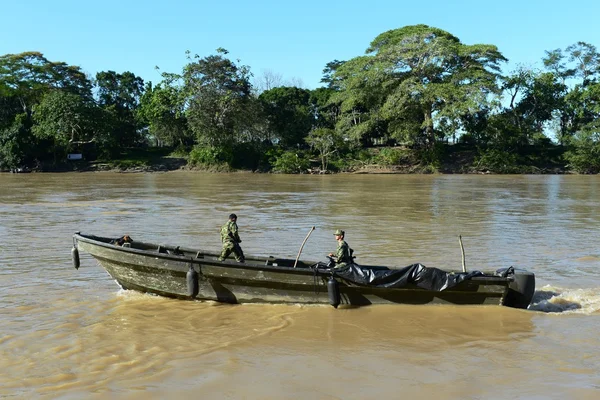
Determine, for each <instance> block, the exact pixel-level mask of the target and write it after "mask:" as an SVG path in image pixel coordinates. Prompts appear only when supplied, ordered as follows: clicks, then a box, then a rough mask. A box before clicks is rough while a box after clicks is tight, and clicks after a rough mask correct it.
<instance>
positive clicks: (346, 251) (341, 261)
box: [329, 229, 354, 268]
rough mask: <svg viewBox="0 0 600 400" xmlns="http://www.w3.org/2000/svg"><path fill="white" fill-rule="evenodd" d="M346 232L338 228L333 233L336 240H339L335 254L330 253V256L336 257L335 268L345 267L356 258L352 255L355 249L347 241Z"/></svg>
mask: <svg viewBox="0 0 600 400" xmlns="http://www.w3.org/2000/svg"><path fill="white" fill-rule="evenodd" d="M345 233H346V232H344V231H343V230H341V229H338V230H337V231H335V233H334V234H333V235H334V236H335V240H337V243H338V248H337V251H336V253H335V254H333V253H329V257H332V258H333V259H334V261H335V268H343V267H345V266H346V265H347V264H352V262H353V261H352V260H353V259H354V257H352V253H354V250H352V249H351V248H350V246H348V243H346V241H345V240H344V235H345Z"/></svg>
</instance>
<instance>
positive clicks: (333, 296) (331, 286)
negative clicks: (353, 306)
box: [327, 276, 340, 308]
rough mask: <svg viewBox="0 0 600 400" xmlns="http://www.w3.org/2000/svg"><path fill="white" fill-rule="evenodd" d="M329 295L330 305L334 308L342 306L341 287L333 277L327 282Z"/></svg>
mask: <svg viewBox="0 0 600 400" xmlns="http://www.w3.org/2000/svg"><path fill="white" fill-rule="evenodd" d="M327 294H328V295H329V304H331V305H332V306H333V307H334V308H338V306H339V305H340V287H339V283H338V281H337V280H336V279H335V278H334V277H333V276H332V277H330V278H329V280H328V281H327Z"/></svg>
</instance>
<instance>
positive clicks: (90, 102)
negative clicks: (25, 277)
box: [0, 25, 600, 173]
mask: <svg viewBox="0 0 600 400" xmlns="http://www.w3.org/2000/svg"><path fill="white" fill-rule="evenodd" d="M186 57H187V63H186V64H185V65H184V67H183V68H182V71H181V72H180V73H172V72H165V73H163V74H162V75H161V76H162V80H161V81H160V82H158V83H157V84H153V83H152V82H144V80H143V79H142V78H140V77H138V76H136V75H135V74H134V73H132V72H129V71H126V72H123V73H117V72H115V71H102V72H99V73H97V74H96V76H95V77H94V78H89V77H87V76H86V75H85V74H84V73H83V72H82V71H81V69H80V68H79V67H76V66H71V65H68V64H67V63H65V62H54V61H50V60H48V59H46V58H45V57H44V56H43V55H42V54H41V53H38V52H24V53H20V54H6V55H3V56H0V169H5V170H6V169H11V168H15V167H19V166H31V167H35V166H40V165H50V166H57V165H60V164H64V163H65V159H66V155H67V154H68V153H70V152H76V151H83V152H84V153H85V155H86V158H87V159H97V158H103V159H114V158H118V157H119V155H120V153H121V152H122V151H123V150H124V149H131V148H141V149H143V148H146V147H148V146H168V147H173V148H176V149H177V151H178V152H179V153H180V154H185V155H186V156H187V157H188V160H189V162H190V163H193V164H199V165H204V166H209V167H210V166H218V165H226V166H228V167H231V168H246V169H252V170H265V171H268V170H274V171H279V172H288V173H294V172H303V171H306V169H307V168H309V166H310V160H312V159H317V160H319V169H321V170H327V169H343V168H345V167H347V166H348V165H350V164H351V162H352V161H353V160H354V161H355V160H359V159H364V158H365V157H366V156H365V152H366V151H368V150H369V149H373V148H379V147H381V146H384V147H385V146H388V147H392V148H393V147H395V146H396V147H402V148H409V149H411V151H413V152H414V153H415V154H416V155H417V156H418V158H419V160H420V161H421V162H423V163H430V164H432V165H439V162H440V161H441V160H442V159H443V158H444V157H445V156H446V155H447V153H448V151H449V147H448V144H449V143H457V144H459V145H461V146H464V147H468V148H471V149H473V150H474V151H475V153H476V162H477V163H480V164H482V163H483V164H486V165H488V166H490V167H491V168H492V169H493V168H496V169H500V170H502V167H501V166H502V165H504V166H506V165H509V166H510V165H512V166H515V165H520V164H537V165H544V164H555V165H557V164H561V165H564V166H566V167H567V168H569V169H571V170H573V171H576V172H582V173H598V172H600V123H599V116H600V53H598V51H597V49H596V47H595V46H594V45H592V44H589V43H586V42H577V43H575V44H573V45H570V46H568V47H567V48H565V49H554V50H549V51H546V56H545V57H544V58H543V59H542V63H543V66H544V67H543V69H534V68H529V67H524V66H519V67H517V68H516V70H514V71H511V72H509V73H508V74H503V72H502V66H503V65H504V64H505V63H506V62H507V59H506V58H505V57H504V56H503V55H502V53H501V52H500V51H499V50H498V48H497V47H496V46H494V45H491V44H473V45H468V44H464V43H462V42H461V41H460V40H459V39H458V38H457V37H455V36H454V35H452V34H450V33H448V32H446V31H444V30H441V29H438V28H434V27H429V26H427V25H413V26H405V27H402V28H399V29H393V30H390V31H387V32H383V33H381V34H380V35H378V36H377V37H376V38H374V39H373V41H372V42H371V43H370V44H369V46H368V47H367V48H366V50H365V54H364V55H359V56H356V57H354V58H352V59H350V60H345V61H340V60H332V61H331V62H329V63H327V64H326V65H325V67H324V69H323V78H322V80H321V82H322V84H323V86H322V87H319V88H317V89H314V90H308V89H305V88H301V87H298V86H283V85H281V83H282V80H281V77H280V76H278V75H276V74H273V73H268V74H266V75H265V77H264V78H265V79H263V80H264V82H261V84H262V88H258V87H257V86H255V85H253V75H252V72H251V69H250V67H249V66H247V65H243V64H242V63H241V62H240V60H232V59H231V58H230V57H229V53H228V51H227V50H225V49H223V48H219V49H217V50H216V52H215V54H212V55H208V56H204V57H201V56H199V55H193V56H192V54H191V53H190V52H187V53H186ZM263 89H264V90H263ZM549 135H550V136H552V137H550V136H549ZM552 138H555V142H553V141H552ZM371 156H372V155H371ZM504 171H510V169H506V168H505V169H504Z"/></svg>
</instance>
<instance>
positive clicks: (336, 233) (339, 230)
mask: <svg viewBox="0 0 600 400" xmlns="http://www.w3.org/2000/svg"><path fill="white" fill-rule="evenodd" d="M345 233H346V232H344V231H343V230H341V229H338V230H337V231H335V232H334V233H333V234H334V236H337V235H340V236H344V234H345Z"/></svg>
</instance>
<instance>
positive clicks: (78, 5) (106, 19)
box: [0, 0, 600, 89]
mask: <svg viewBox="0 0 600 400" xmlns="http://www.w3.org/2000/svg"><path fill="white" fill-rule="evenodd" d="M599 15H600V1H598V0H578V1H561V2H558V1H553V0H546V1H542V0H520V1H517V0H504V1H498V2H490V1H481V0H480V1H475V0H467V1H447V0H446V1H442V0H430V1H428V2H416V1H412V2H405V1H401V0H390V1H388V0H372V1H364V0H363V1H355V0H345V1H339V0H330V1H327V0H321V1H315V0H302V1H295V2H294V1H282V0H279V1H272V0H268V1H261V0H254V1H250V0H246V1H241V0H230V1H216V0H212V1H205V0H197V1H188V0H171V1H168V2H167V1H159V0H157V1H141V0H120V1H116V0H103V1H96V2H94V1H85V0H83V1H82V0H77V1H75V0H29V1H12V0H0V21H1V22H0V55H3V54H7V53H20V52H24V51H39V52H41V53H43V54H44V55H45V56H46V58H48V59H49V60H51V61H64V62H66V63H68V64H70V65H78V66H80V67H81V68H82V69H83V71H85V72H87V73H90V74H92V75H95V74H96V72H99V71H106V70H113V71H116V72H119V73H121V72H125V71H131V72H133V73H134V74H136V75H138V76H140V77H142V78H143V79H144V80H146V81H148V80H151V81H153V82H154V83H158V82H159V81H160V80H161V78H160V75H159V73H158V72H157V71H156V70H155V69H154V67H155V66H159V67H160V69H161V70H162V71H165V72H176V73H179V72H181V69H182V67H183V66H184V65H185V64H186V62H187V60H186V57H185V51H186V50H190V51H191V52H192V54H198V55H200V56H202V57H204V56H208V55H210V54H214V53H215V50H216V49H217V48H218V47H223V48H225V49H227V50H229V56H230V57H231V58H233V59H240V60H241V63H242V64H245V65H248V66H250V68H251V70H252V72H253V73H254V74H255V75H256V76H260V75H261V74H263V72H264V71H266V70H269V71H272V72H274V73H276V74H280V75H281V76H282V77H283V79H284V80H289V79H296V80H301V81H302V82H303V84H304V87H306V88H309V89H314V88H316V87H319V86H320V83H319V81H320V79H321V76H322V70H323V67H324V66H325V64H326V63H327V62H329V61H332V60H334V59H338V60H347V59H350V58H353V57H356V56H359V55H362V54H364V51H365V49H366V48H367V47H368V45H369V43H370V42H371V40H373V39H374V38H375V37H376V36H377V35H378V34H380V33H382V32H385V31H387V30H390V29H396V28H400V27H403V26H406V25H415V24H426V25H429V26H434V27H437V28H440V29H443V30H446V31H448V32H450V33H452V34H453V35H455V36H457V37H458V38H459V39H460V40H461V41H462V42H463V43H465V44H475V43H485V44H494V45H496V46H498V48H499V50H500V51H501V52H502V54H504V56H505V57H507V58H508V59H509V60H510V63H509V64H507V65H506V66H505V68H504V69H505V71H506V72H508V71H509V70H510V69H512V68H514V67H516V66H517V65H518V64H525V65H529V66H540V65H541V63H540V61H541V59H542V57H543V56H544V51H545V50H552V49H556V48H562V49H564V48H565V47H567V46H568V45H570V44H573V43H575V42H577V41H584V42H588V43H591V44H593V45H595V46H597V47H599V48H600V24H599V23H598V16H599Z"/></svg>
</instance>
